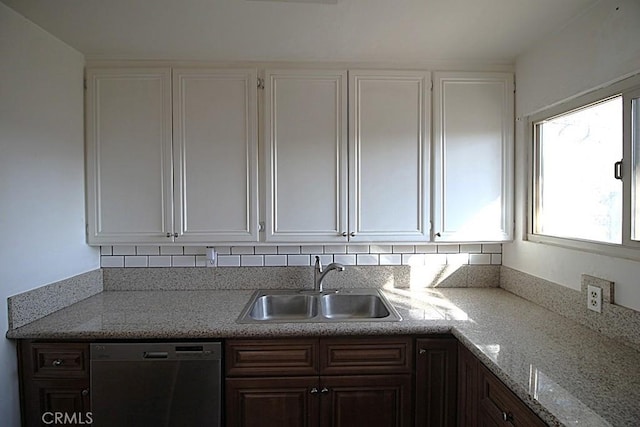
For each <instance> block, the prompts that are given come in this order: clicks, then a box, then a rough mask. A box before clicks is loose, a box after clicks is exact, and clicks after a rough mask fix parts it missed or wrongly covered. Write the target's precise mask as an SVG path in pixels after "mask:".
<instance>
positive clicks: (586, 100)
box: [523, 75, 640, 260]
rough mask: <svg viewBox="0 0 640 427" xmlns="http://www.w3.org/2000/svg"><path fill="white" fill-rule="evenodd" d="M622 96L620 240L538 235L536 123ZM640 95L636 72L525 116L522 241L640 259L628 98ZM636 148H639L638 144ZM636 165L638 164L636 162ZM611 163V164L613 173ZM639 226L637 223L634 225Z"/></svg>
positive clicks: (539, 164) (538, 153)
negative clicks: (634, 228)
mask: <svg viewBox="0 0 640 427" xmlns="http://www.w3.org/2000/svg"><path fill="white" fill-rule="evenodd" d="M616 96H622V102H623V108H622V115H623V120H622V123H623V124H622V127H623V130H622V141H621V144H622V154H623V158H622V159H621V160H622V243H621V244H618V243H607V242H597V241H592V240H584V239H578V238H567V237H557V236H549V235H545V234H539V233H538V232H537V230H536V226H537V224H536V218H537V215H538V209H539V203H538V195H539V192H540V186H539V184H538V181H539V179H538V177H539V172H540V167H541V162H540V150H539V141H538V135H537V126H536V125H537V124H538V123H540V122H542V121H544V120H548V119H551V118H553V117H557V116H560V115H564V114H567V113H570V112H573V111H578V110H580V109H583V108H585V107H588V106H590V105H592V104H597V103H598V102H601V101H604V100H606V99H610V98H614V97H616ZM634 97H635V98H638V97H640V75H634V76H631V77H628V78H625V79H622V80H619V81H617V82H614V83H612V84H609V85H607V86H604V87H601V88H597V89H594V90H591V91H588V92H585V93H582V94H579V95H576V96H574V97H572V98H569V99H567V100H565V101H561V102H559V103H556V104H554V105H552V106H549V107H547V108H545V109H543V110H540V111H537V112H535V113H532V114H531V115H529V116H527V117H526V123H527V136H526V138H527V144H528V150H527V153H528V156H529V158H528V159H527V169H528V176H527V182H528V191H527V197H526V203H527V206H526V210H525V212H526V213H527V214H526V217H527V218H526V227H527V228H526V233H524V236H523V240H525V241H530V242H535V243H541V244H547V245H552V246H560V247H565V248H570V249H577V250H581V251H585V252H591V253H596V254H601V255H607V256H614V257H618V258H626V259H632V260H640V241H634V240H631V195H632V194H631V162H632V158H631V155H632V147H631V143H632V141H631V120H630V118H631V100H632V99H633V98H634ZM638 149H640V147H638ZM638 167H640V165H638ZM613 170H614V165H613V164H612V165H611V173H612V174H613ZM638 226H639V227H640V224H638Z"/></svg>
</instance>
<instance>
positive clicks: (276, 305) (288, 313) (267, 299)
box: [249, 294, 318, 321]
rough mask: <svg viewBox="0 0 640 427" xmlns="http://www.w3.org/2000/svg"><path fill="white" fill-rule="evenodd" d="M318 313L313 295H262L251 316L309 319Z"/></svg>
mask: <svg viewBox="0 0 640 427" xmlns="http://www.w3.org/2000/svg"><path fill="white" fill-rule="evenodd" d="M316 314H318V304H317V301H316V297H315V296H312V295H300V294H297V295H296V294H294V295H262V296H259V297H258V298H256V299H255V302H254V303H253V304H252V308H251V310H250V311H249V316H251V318H252V319H255V320H287V319H289V320H292V321H295V320H296V319H308V318H311V317H314V316H315V315H316Z"/></svg>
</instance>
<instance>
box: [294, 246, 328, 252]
mask: <svg viewBox="0 0 640 427" xmlns="http://www.w3.org/2000/svg"><path fill="white" fill-rule="evenodd" d="M323 252H324V247H322V246H320V245H315V246H302V247H301V248H300V253H301V254H321V253H323Z"/></svg>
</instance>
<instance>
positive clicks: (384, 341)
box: [320, 337, 413, 375]
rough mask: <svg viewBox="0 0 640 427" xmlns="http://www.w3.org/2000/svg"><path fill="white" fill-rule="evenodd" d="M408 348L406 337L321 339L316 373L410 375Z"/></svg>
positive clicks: (409, 351) (410, 347)
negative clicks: (406, 373)
mask: <svg viewBox="0 0 640 427" xmlns="http://www.w3.org/2000/svg"><path fill="white" fill-rule="evenodd" d="M412 349H413V345H412V339H411V338H410V337H381V338H378V337H366V338H350V337H345V338H327V339H322V340H320V373H321V374H322V375H343V374H350V375H353V374H371V373H405V372H411V367H412V365H413V350H412Z"/></svg>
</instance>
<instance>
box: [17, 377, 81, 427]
mask: <svg viewBox="0 0 640 427" xmlns="http://www.w3.org/2000/svg"><path fill="white" fill-rule="evenodd" d="M89 406H90V405H89V384H88V382H87V381H84V380H71V381H60V380H58V381H55V380H51V381H33V382H31V383H30V384H29V385H28V387H25V402H24V406H23V417H24V421H23V424H24V425H25V426H43V425H49V424H54V423H57V424H66V425H86V424H91V423H92V422H93V419H92V416H91V412H90V407H89Z"/></svg>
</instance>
